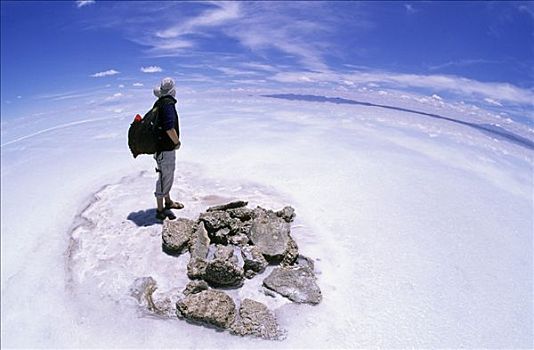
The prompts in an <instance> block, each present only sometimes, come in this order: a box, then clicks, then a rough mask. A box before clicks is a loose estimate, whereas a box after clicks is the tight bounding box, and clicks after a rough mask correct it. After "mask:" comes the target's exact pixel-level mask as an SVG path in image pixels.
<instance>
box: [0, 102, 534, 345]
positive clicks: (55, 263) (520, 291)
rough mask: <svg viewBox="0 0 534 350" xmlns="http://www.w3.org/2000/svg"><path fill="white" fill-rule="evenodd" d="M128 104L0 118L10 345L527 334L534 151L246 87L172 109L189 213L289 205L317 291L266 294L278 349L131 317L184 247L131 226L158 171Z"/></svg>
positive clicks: (138, 108)
mask: <svg viewBox="0 0 534 350" xmlns="http://www.w3.org/2000/svg"><path fill="white" fill-rule="evenodd" d="M130 108H131V111H130V110H127V112H123V113H111V112H108V111H107V110H105V109H100V110H94V111H91V112H88V113H87V114H81V112H79V111H78V112H77V111H71V112H65V114H62V115H61V116H58V114H49V115H45V116H41V117H35V118H29V117H28V118H20V119H19V120H3V121H2V123H3V124H2V177H1V180H2V198H1V201H2V202H1V204H2V217H1V219H2V221H1V232H2V233H1V240H2V241H1V250H2V251H1V253H2V261H1V262H2V276H1V277H2V290H1V292H2V305H1V306H2V325H1V329H2V334H1V335H2V345H3V346H5V347H38V346H43V347H89V346H95V347H187V348H193V347H194V348H206V347H210V348H252V347H261V348H355V347H375V346H381V347H530V346H532V341H533V335H532V332H533V331H532V330H533V296H532V293H533V285H532V278H533V274H532V267H533V262H532V256H533V255H532V252H533V246H532V243H533V202H532V201H533V182H532V150H529V149H525V148H524V147H520V146H517V145H513V144H510V143H508V142H506V141H504V140H499V139H497V138H492V137H489V136H488V135H486V134H483V133H480V132H479V131H477V130H474V129H472V128H468V127H466V126H462V125H458V124H454V123H450V122H447V121H443V120H435V119H430V118H425V117H423V116H420V115H413V114H410V113H407V112H400V111H393V110H384V109H378V108H373V107H364V106H351V105H349V106H346V105H334V104H329V103H314V102H298V101H284V100H276V99H268V98H262V97H258V96H248V95H245V94H235V95H232V94H226V95H221V96H219V97H217V96H202V95H199V96H195V95H194V94H189V95H187V96H186V97H185V98H184V101H183V102H182V103H181V105H180V106H179V110H180V112H181V122H182V144H183V147H182V149H181V150H180V151H179V152H178V157H177V172H176V185H175V187H174V189H173V192H172V195H173V196H174V197H175V198H176V199H177V200H181V201H183V202H184V203H185V205H186V209H185V210H184V211H183V213H182V214H178V215H183V216H186V217H196V216H197V215H198V213H199V212H200V211H201V210H203V209H204V208H205V207H206V206H208V205H211V204H212V203H213V202H217V201H218V200H221V202H223V201H224V200H225V199H233V198H242V199H248V200H250V201H251V204H252V205H256V204H257V205H262V206H264V207H270V208H272V209H279V208H281V207H282V206H283V205H286V204H291V205H292V206H294V207H295V209H296V212H297V215H298V220H297V222H296V223H295V225H294V228H293V235H294V237H295V238H296V240H297V242H298V244H299V248H300V250H301V251H302V252H303V253H304V254H305V255H307V256H310V257H312V258H314V259H316V267H317V270H318V278H319V281H318V282H319V285H320V287H321V289H322V292H323V302H322V303H321V304H319V305H317V306H308V305H293V304H287V303H285V302H284V301H283V300H282V299H280V300H279V299H276V300H272V301H271V307H273V308H276V312H277V315H278V317H279V320H280V323H281V324H282V326H283V327H284V328H285V329H287V331H288V337H287V339H285V340H284V341H282V342H268V341H262V340H256V339H248V338H239V337H233V336H230V335H228V334H227V333H220V332H217V331H215V330H213V329H210V328H206V327H194V326H192V325H190V324H188V323H186V322H183V321H180V320H161V319H157V318H153V317H147V316H146V315H142V314H139V313H138V310H137V308H136V307H135V305H134V303H132V300H131V298H129V297H128V295H127V291H126V289H127V287H128V286H129V283H130V281H131V280H132V278H133V277H135V276H138V277H141V276H145V275H152V276H153V277H154V278H155V279H156V280H157V281H158V283H159V284H160V289H161V290H164V289H170V288H173V286H174V287H176V288H178V289H181V288H183V285H184V282H185V281H184V279H183V273H182V272H183V271H180V270H179V269H175V268H173V267H172V266H171V265H172V264H173V262H174V261H177V262H178V261H180V259H185V258H186V257H185V256H183V257H179V258H175V257H169V256H166V255H164V254H163V253H161V246H160V238H159V236H158V235H159V225H149V226H146V227H143V226H138V225H137V224H136V222H135V220H138V221H141V222H145V221H144V220H148V221H147V222H149V221H150V220H149V219H148V218H149V216H143V212H142V211H146V210H150V209H153V207H154V204H155V203H154V200H153V195H152V192H153V187H154V183H155V180H156V174H155V173H154V171H153V168H154V161H153V159H151V158H150V157H149V156H144V157H140V158H138V159H135V160H134V159H132V158H131V156H130V155H129V151H128V148H127V145H126V132H127V129H128V125H129V123H130V122H131V119H132V118H133V115H134V114H135V113H136V112H142V111H143V110H145V109H146V106H144V107H143V105H142V104H141V103H138V104H134V103H132V104H130ZM417 108H419V109H421V108H427V110H428V111H430V112H435V110H436V108H443V110H442V113H445V114H447V115H455V114H457V115H461V117H462V118H464V120H465V119H466V118H469V113H467V111H459V110H457V109H453V108H448V109H447V108H446V107H439V106H438V107H436V106H433V105H430V104H429V105H428V106H426V107H425V106H424V105H418V106H417ZM130 112H131V113H130ZM106 113H107V114H106ZM128 113H130V114H131V115H130V114H128ZM108 116H109V117H108ZM472 118H473V120H478V119H477V118H481V117H480V114H477V115H473V116H472ZM177 213H179V212H177ZM145 214H146V213H145ZM89 233H93V234H94V237H91V236H90V235H89ZM72 235H74V236H76V235H78V237H79V236H80V235H83V239H82V240H80V242H81V243H82V244H81V245H79V246H78V247H77V248H76V250H75V251H76V254H74V255H73V256H71V255H69V253H70V252H72V249H71V248H72V246H71V245H70V242H71V237H72ZM119 236H125V237H124V240H122V239H119ZM121 242H122V243H121ZM255 280H257V281H259V280H260V278H259V277H258V278H256V279H255ZM253 281H254V280H253ZM250 282H252V281H250ZM260 282H261V281H260ZM258 288H259V286H258ZM250 290H251V291H254V290H256V291H257V288H256V289H254V288H251V289H250ZM250 293H253V292H250ZM254 293H255V292H254ZM252 296H256V297H258V298H260V297H261V296H260V293H257V294H253V295H252ZM265 301H266V302H269V300H268V299H265Z"/></svg>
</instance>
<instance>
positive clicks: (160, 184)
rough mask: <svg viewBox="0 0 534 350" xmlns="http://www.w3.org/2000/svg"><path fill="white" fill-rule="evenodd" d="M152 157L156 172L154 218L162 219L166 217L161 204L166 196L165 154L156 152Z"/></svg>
mask: <svg viewBox="0 0 534 350" xmlns="http://www.w3.org/2000/svg"><path fill="white" fill-rule="evenodd" d="M154 159H155V160H156V172H157V174H158V179H157V181H156V191H155V192H154V196H155V197H156V207H157V212H156V218H157V219H160V220H163V219H165V217H166V215H165V213H164V210H165V208H164V206H163V200H164V198H165V196H166V194H165V192H164V191H165V171H166V164H165V154H164V153H163V152H158V153H156V154H155V155H154Z"/></svg>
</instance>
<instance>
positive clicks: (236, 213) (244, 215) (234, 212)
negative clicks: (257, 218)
mask: <svg viewBox="0 0 534 350" xmlns="http://www.w3.org/2000/svg"><path fill="white" fill-rule="evenodd" d="M226 212H227V213H228V214H229V215H230V217H232V218H234V219H239V220H241V221H249V220H251V219H253V218H254V210H252V209H248V208H235V209H229V210H227V211H226Z"/></svg>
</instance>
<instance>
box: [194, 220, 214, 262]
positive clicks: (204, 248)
mask: <svg viewBox="0 0 534 350" xmlns="http://www.w3.org/2000/svg"><path fill="white" fill-rule="evenodd" d="M209 245H210V239H209V237H208V232H207V231H206V228H205V227H204V224H203V223H200V225H198V226H197V229H196V231H195V233H193V236H192V237H191V239H190V240H189V252H190V253H191V258H199V259H206V257H207V256H208V248H209Z"/></svg>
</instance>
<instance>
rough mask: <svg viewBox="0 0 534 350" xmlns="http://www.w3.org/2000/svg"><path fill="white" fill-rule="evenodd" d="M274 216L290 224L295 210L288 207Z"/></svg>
mask: <svg viewBox="0 0 534 350" xmlns="http://www.w3.org/2000/svg"><path fill="white" fill-rule="evenodd" d="M276 215H278V216H279V217H281V218H282V219H284V220H285V221H286V222H292V221H293V220H294V219H295V216H296V214H295V209H293V207H291V206H289V205H288V206H286V207H284V208H283V209H281V210H279V211H277V212H276Z"/></svg>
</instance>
